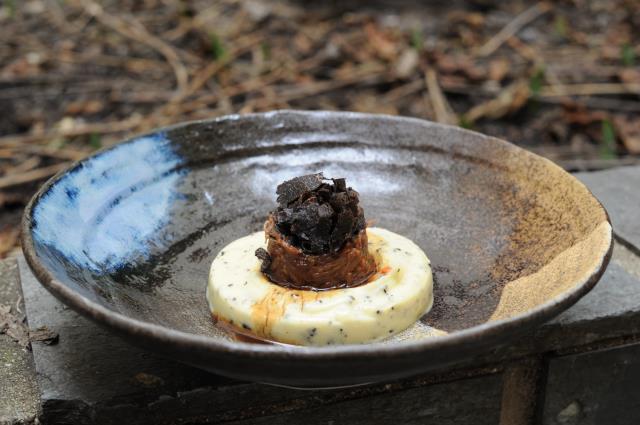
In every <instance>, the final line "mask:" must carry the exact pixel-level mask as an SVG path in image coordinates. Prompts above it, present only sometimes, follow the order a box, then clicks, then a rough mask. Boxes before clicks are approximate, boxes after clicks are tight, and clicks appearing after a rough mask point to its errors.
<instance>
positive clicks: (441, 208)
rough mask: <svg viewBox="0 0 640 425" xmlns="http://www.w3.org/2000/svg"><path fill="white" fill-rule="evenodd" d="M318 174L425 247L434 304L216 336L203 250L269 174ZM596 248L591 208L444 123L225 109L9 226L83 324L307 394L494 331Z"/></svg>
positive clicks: (230, 232)
mask: <svg viewBox="0 0 640 425" xmlns="http://www.w3.org/2000/svg"><path fill="white" fill-rule="evenodd" d="M319 171H323V172H324V173H325V175H327V176H332V177H346V178H347V181H348V183H349V185H350V186H353V187H354V188H355V189H356V190H358V191H359V192H360V198H361V202H362V205H363V207H364V209H365V214H366V217H367V219H368V220H372V221H373V222H374V223H375V225H376V226H380V227H385V228H387V229H389V230H392V231H394V232H397V233H399V234H402V235H404V236H407V237H409V238H410V239H412V240H413V241H414V242H416V243H417V244H418V245H419V246H420V247H421V248H422V249H423V250H424V251H425V252H426V253H427V255H428V256H429V258H430V259H431V262H432V267H433V271H434V276H435V287H434V292H435V303H434V308H433V310H432V311H431V312H430V313H428V314H427V315H425V316H424V317H423V318H422V319H421V321H420V323H418V324H417V325H416V326H414V327H413V328H411V329H410V330H409V331H407V332H404V333H403V334H400V335H398V336H396V337H394V338H393V339H390V340H388V341H383V342H379V343H373V344H364V345H346V346H329V347H296V346H287V345H268V344H267V345H263V344H251V343H246V342H241V341H236V340H233V339H232V338H230V337H229V336H227V335H226V334H225V333H223V332H221V331H220V330H218V329H217V328H216V327H215V326H214V325H213V323H212V321H211V319H210V315H209V311H208V309H207V304H206V301H205V296H204V291H205V286H206V283H207V275H208V269H209V265H210V263H211V261H212V259H213V258H214V256H215V255H216V254H217V253H218V251H219V250H220V249H221V248H222V247H223V246H225V245H226V244H228V243H229V242H231V241H233V240H234V239H237V238H239V237H242V236H245V235H247V234H248V233H251V232H254V231H257V230H259V229H260V228H261V227H262V224H263V222H264V220H265V218H266V216H267V213H268V211H269V210H271V209H272V208H273V207H274V206H275V193H274V192H275V187H276V185H277V184H278V183H280V182H281V181H283V180H285V179H287V178H290V177H293V176H296V175H301V174H307V173H314V172H319ZM611 241H612V238H611V226H610V224H609V220H608V217H607V214H606V212H605V210H604V209H603V207H602V205H600V203H599V202H598V201H597V200H596V199H595V198H594V197H593V196H592V195H591V193H590V192H589V191H588V190H587V189H586V188H585V187H584V186H583V185H582V184H581V183H580V182H578V181H577V180H576V179H575V178H573V177H572V176H571V175H569V174H567V173H566V172H564V171H563V170H562V169H560V168H559V167H557V166H556V165H554V164H553V163H551V162H550V161H548V160H546V159H543V158H541V157H539V156H536V155H534V154H532V153H529V152H527V151H525V150H522V149H520V148H518V147H516V146H513V145H511V144H509V143H507V142H504V141H501V140H498V139H495V138H492V137H488V136H484V135H481V134H478V133H474V132H471V131H466V130H462V129H460V128H456V127H451V126H445V125H440V124H435V123H432V122H428V121H422V120H418V119H411V118H400V117H391V116H383V115H367V114H356V113H343V112H294V111H278V112H272V113H264V114H255V115H246V116H227V117H222V118H218V119H212V120H206V121H200V122H192V123H186V124H182V125H177V126H174V127H170V128H166V129H161V130H158V131H156V132H154V133H151V134H147V135H144V136H139V137H136V138H133V139H131V140H128V141H126V142H124V143H121V144H119V145H117V146H114V147H112V148H109V149H106V150H104V151H102V152H99V153H98V154H96V155H94V156H92V157H90V158H87V159H85V160H83V161H80V162H79V163H77V164H75V165H74V166H73V167H71V168H70V169H69V170H67V171H66V172H64V173H60V174H59V175H57V176H56V177H54V178H53V179H51V180H50V181H49V182H48V183H47V184H45V185H44V186H43V187H42V189H41V190H40V191H39V192H38V194H37V195H36V196H35V197H34V199H33V200H32V202H31V203H30V205H29V207H28V208H27V210H26V212H25V216H24V221H23V243H24V251H25V255H26V258H27V260H28V262H29V264H30V266H31V268H32V269H33V271H34V272H35V274H36V276H37V277H38V279H39V280H40V282H42V284H43V285H44V286H45V287H46V288H47V289H48V290H49V291H51V292H52V293H53V294H54V295H55V296H57V297H58V298H59V299H61V300H62V301H63V302H64V303H66V304H68V305H69V306H70V307H72V308H74V309H76V310H77V311H79V312H80V313H82V314H84V315H85V316H87V317H89V318H90V319H93V320H95V321H96V322H98V323H99V324H101V325H104V326H106V327H108V328H109V329H111V330H113V331H114V332H116V333H117V334H119V335H121V336H122V337H124V338H126V339H128V340H129V341H131V342H132V343H135V344H138V345H141V346H143V347H145V348H147V349H148V350H151V351H154V352H157V353H159V354H162V355H165V356H167V357H170V358H173V359H176V360H179V361H183V362H186V363H189V364H192V365H195V366H198V367H201V368H203V369H207V370H210V371H213V372H216V373H220V374H224V375H228V376H232V377H236V378H240V379H248V380H255V381H261V382H269V383H275V384H282V385H293V386H306V387H310V386H316V387H329V386H340V385H351V384H360V383H365V382H374V381H380V380H388V379H392V378H397V377H401V376H406V375H410V374H414V373H418V372H423V371H426V370H429V369H434V368H439V367H442V366H445V365H447V364H450V363H453V362H457V361H460V360H463V359H466V358H469V357H471V356H474V355H477V354H479V353H481V352H482V351H485V350H487V349H489V348H491V347H495V346H496V345H497V344H501V343H506V342H509V341H511V340H513V338H515V337H516V336H517V335H518V334H520V333H522V332H523V331H525V330H527V329H528V328H530V327H532V326H534V325H537V324H540V323H542V322H544V321H545V320H548V319H549V318H551V317H553V316H554V315H557V314H558V313H560V312H561V311H563V310H564V309H566V308H567V307H569V306H570V305H572V304H573V303H574V302H576V301H577V300H578V299H579V298H580V297H581V296H583V295H584V294H585V293H586V292H587V291H589V290H590V289H591V287H593V285H594V284H595V283H596V281H597V280H598V278H599V277H600V275H601V274H602V272H603V270H604V268H605V267H606V265H607V263H608V260H609V256H610V250H611Z"/></svg>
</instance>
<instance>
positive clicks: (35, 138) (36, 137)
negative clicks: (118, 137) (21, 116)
mask: <svg viewBox="0 0 640 425" xmlns="http://www.w3.org/2000/svg"><path fill="white" fill-rule="evenodd" d="M143 123H145V119H143V118H142V117H141V116H139V115H133V116H132V117H131V118H128V119H126V120H122V121H115V122H104V123H92V124H82V125H79V126H77V127H74V128H71V129H68V130H53V131H49V132H46V133H41V134H38V133H37V134H25V135H15V136H5V137H0V147H4V146H10V147H13V146H17V145H19V144H22V143H33V142H39V141H42V140H51V139H57V138H63V137H74V136H85V135H88V134H94V133H95V134H109V133H119V132H121V131H129V130H132V129H134V128H136V127H138V126H140V125H141V124H143ZM35 149H37V148H35Z"/></svg>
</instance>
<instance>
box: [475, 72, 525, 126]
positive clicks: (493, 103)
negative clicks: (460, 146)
mask: <svg viewBox="0 0 640 425" xmlns="http://www.w3.org/2000/svg"><path fill="white" fill-rule="evenodd" d="M530 95H531V91H530V90H529V85H528V84H527V82H526V81H523V80H520V81H516V82H515V83H513V84H511V85H510V86H508V87H507V88H506V89H504V90H503V91H502V92H500V94H498V96H497V97H495V98H493V99H491V100H489V101H486V102H483V103H481V104H479V105H476V106H474V107H473V108H471V109H470V110H469V111H468V112H467V113H466V114H465V115H464V118H465V120H467V121H468V122H475V121H477V120H478V119H480V118H483V117H489V118H494V119H496V118H500V117H503V116H505V115H507V114H509V113H511V112H514V111H516V110H518V109H520V107H521V106H522V105H524V104H525V103H526V102H527V100H528V99H529V96H530Z"/></svg>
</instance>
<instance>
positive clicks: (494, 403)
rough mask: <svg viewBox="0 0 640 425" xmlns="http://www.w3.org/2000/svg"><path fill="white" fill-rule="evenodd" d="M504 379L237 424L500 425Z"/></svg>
mask: <svg viewBox="0 0 640 425" xmlns="http://www.w3.org/2000/svg"><path fill="white" fill-rule="evenodd" d="M500 400H501V379H500V377H499V376H491V377H481V378H475V379H465V380H461V381H454V382H447V383H443V384H438V385H431V386H427V387H419V388H413V389H410V390H405V391H399V392H394V393H391V394H384V395H379V396H372V397H366V398H361V399H357V400H350V401H346V402H341V403H336V404H332V405H328V406H327V405H325V406H321V407H316V408H313V409H307V410H302V411H296V412H291V413H285V414H281V415H278V416H265V417H260V418H254V419H249V420H242V421H234V422H232V424H234V425H289V424H306V425H320V424H322V425H326V424H334V425H339V424H349V425H358V424H362V425H368V424H393V423H395V424H408V425H410V424H415V425H418V424H431V423H433V424H439V425H454V424H455V425H485V424H486V425H495V424H497V423H498V422H499V419H500Z"/></svg>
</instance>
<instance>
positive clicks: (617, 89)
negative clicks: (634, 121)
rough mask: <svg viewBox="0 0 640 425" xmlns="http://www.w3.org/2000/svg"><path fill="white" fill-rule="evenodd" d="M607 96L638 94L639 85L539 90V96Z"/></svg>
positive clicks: (545, 88) (578, 85)
mask: <svg viewBox="0 0 640 425" xmlns="http://www.w3.org/2000/svg"><path fill="white" fill-rule="evenodd" d="M607 94H640V84H626V83H589V84H562V85H559V86H556V85H552V86H543V87H541V88H540V96H542V97H557V96H595V95H607Z"/></svg>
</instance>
